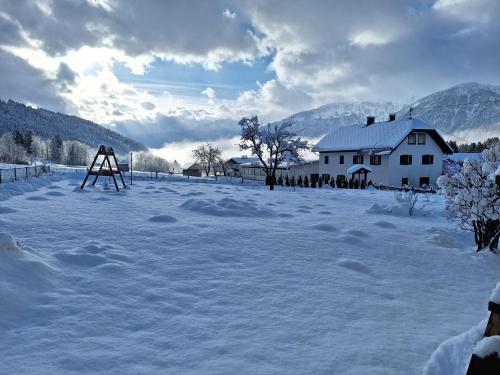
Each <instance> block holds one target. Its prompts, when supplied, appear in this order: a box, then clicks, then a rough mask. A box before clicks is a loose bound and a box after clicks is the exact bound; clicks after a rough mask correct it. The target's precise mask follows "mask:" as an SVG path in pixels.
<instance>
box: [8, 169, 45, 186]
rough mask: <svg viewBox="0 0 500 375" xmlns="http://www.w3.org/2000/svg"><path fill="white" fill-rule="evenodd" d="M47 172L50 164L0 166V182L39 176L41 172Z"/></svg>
mask: <svg viewBox="0 0 500 375" xmlns="http://www.w3.org/2000/svg"><path fill="white" fill-rule="evenodd" d="M48 172H50V166H48V165H34V166H26V167H14V168H0V184H2V183H6V182H15V181H17V180H26V179H29V178H32V177H39V176H40V175H41V174H43V173H48Z"/></svg>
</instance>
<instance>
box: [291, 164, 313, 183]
mask: <svg viewBox="0 0 500 375" xmlns="http://www.w3.org/2000/svg"><path fill="white" fill-rule="evenodd" d="M313 174H319V161H314V162H306V163H303V164H293V165H291V166H290V169H289V172H288V177H289V178H292V176H293V177H295V181H297V180H298V179H299V176H300V177H302V179H304V177H305V176H307V179H308V180H311V175H313Z"/></svg>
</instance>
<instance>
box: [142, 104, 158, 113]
mask: <svg viewBox="0 0 500 375" xmlns="http://www.w3.org/2000/svg"><path fill="white" fill-rule="evenodd" d="M141 105H142V108H144V109H146V110H148V111H152V110H153V109H155V108H156V106H155V105H154V104H153V103H151V102H142V103H141Z"/></svg>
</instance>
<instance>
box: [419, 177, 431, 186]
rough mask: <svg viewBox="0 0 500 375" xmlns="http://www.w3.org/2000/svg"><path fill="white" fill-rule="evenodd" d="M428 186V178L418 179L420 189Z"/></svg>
mask: <svg viewBox="0 0 500 375" xmlns="http://www.w3.org/2000/svg"><path fill="white" fill-rule="evenodd" d="M429 184H430V179H429V177H420V187H427V186H429Z"/></svg>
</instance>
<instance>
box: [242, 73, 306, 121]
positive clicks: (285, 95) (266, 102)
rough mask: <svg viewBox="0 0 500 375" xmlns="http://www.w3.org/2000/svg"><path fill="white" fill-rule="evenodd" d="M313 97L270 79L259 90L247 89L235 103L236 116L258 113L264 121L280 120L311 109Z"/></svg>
mask: <svg viewBox="0 0 500 375" xmlns="http://www.w3.org/2000/svg"><path fill="white" fill-rule="evenodd" d="M312 103H313V98H312V97H311V96H310V95H308V94H307V93H306V92H304V91H301V90H299V89H296V88H294V87H293V86H288V85H285V84H283V83H281V82H280V81H278V80H275V79H273V80H270V81H268V82H266V83H264V84H260V85H259V89H258V90H247V91H245V92H243V93H242V94H241V95H240V96H239V97H238V99H237V101H236V104H235V107H236V108H235V110H234V112H235V117H238V115H240V116H239V117H242V116H247V115H249V114H257V115H259V116H261V117H262V120H264V121H274V120H279V119H281V118H283V117H285V116H286V115H288V114H290V113H293V112H298V111H301V110H305V109H309V108H310V107H311V106H312Z"/></svg>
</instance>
